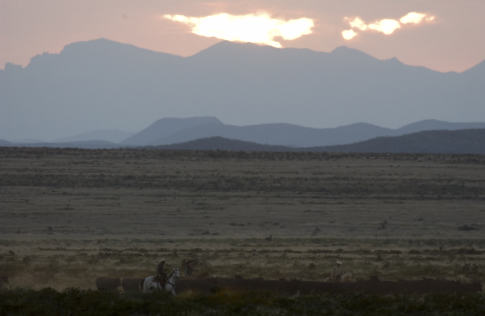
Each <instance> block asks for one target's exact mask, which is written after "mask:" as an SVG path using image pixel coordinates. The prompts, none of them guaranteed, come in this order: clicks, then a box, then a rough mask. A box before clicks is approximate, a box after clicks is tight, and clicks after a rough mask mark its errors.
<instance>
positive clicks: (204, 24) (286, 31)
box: [162, 12, 314, 47]
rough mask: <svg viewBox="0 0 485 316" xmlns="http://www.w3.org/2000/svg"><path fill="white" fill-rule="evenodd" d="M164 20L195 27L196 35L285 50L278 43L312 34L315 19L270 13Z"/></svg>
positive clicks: (179, 16) (173, 16)
mask: <svg viewBox="0 0 485 316" xmlns="http://www.w3.org/2000/svg"><path fill="white" fill-rule="evenodd" d="M162 18H164V19H168V20H171V21H174V22H180V23H183V24H185V25H188V26H190V27H191V31H192V33H194V34H197V35H200V36H205V37H216V38H220V39H223V40H227V41H235V42H251V43H256V44H265V45H270V46H274V47H282V46H281V44H280V43H279V42H277V41H275V40H274V38H275V37H282V38H283V39H284V40H294V39H297V38H299V37H301V36H303V35H307V34H311V33H312V28H313V26H314V23H313V20H312V19H309V18H300V19H295V20H288V21H284V20H280V19H273V18H271V16H270V15H269V14H268V13H263V12H261V13H256V14H246V15H231V14H228V13H219V14H215V15H210V16H206V17H187V16H184V15H170V14H167V15H163V16H162Z"/></svg>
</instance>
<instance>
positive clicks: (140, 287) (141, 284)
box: [138, 279, 145, 292]
mask: <svg viewBox="0 0 485 316" xmlns="http://www.w3.org/2000/svg"><path fill="white" fill-rule="evenodd" d="M144 284H145V279H142V280H141V281H140V284H138V288H139V289H140V291H142V292H143V285H144Z"/></svg>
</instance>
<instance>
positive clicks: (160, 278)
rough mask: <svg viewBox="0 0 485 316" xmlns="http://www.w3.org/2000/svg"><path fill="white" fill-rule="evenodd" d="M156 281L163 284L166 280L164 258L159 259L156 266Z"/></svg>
mask: <svg viewBox="0 0 485 316" xmlns="http://www.w3.org/2000/svg"><path fill="white" fill-rule="evenodd" d="M157 282H160V285H162V286H164V285H165V283H166V282H167V273H165V259H162V260H160V263H159V264H158V266H157Z"/></svg>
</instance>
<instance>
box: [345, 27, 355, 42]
mask: <svg viewBox="0 0 485 316" xmlns="http://www.w3.org/2000/svg"><path fill="white" fill-rule="evenodd" d="M356 36H357V32H356V31H354V30H352V29H350V30H345V31H342V37H343V38H344V39H346V40H351V39H353V38H354V37H356Z"/></svg>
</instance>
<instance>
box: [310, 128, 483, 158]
mask: <svg viewBox="0 0 485 316" xmlns="http://www.w3.org/2000/svg"><path fill="white" fill-rule="evenodd" d="M311 150H312V151H313V150H315V151H327V152H375V153H452V154H485V129H467V130H455V131H446V130H441V131H424V132H419V133H412V134H407V135H403V136H397V137H379V138H375V139H371V140H367V141H364V142H360V143H355V144H350V145H339V146H327V147H319V148H318V147H317V148H312V149H311Z"/></svg>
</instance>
